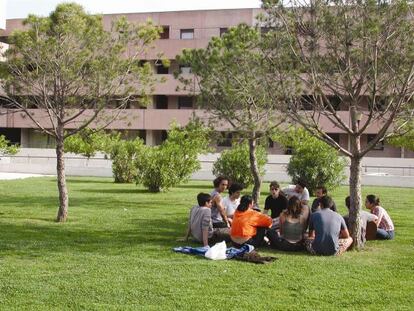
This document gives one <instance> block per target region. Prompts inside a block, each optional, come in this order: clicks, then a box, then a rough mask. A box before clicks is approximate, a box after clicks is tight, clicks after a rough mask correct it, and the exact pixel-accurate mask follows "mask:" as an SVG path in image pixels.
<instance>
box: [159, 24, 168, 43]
mask: <svg viewBox="0 0 414 311" xmlns="http://www.w3.org/2000/svg"><path fill="white" fill-rule="evenodd" d="M161 27H162V31H161V33H160V39H162V40H165V39H169V38H170V26H161Z"/></svg>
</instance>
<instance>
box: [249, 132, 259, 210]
mask: <svg viewBox="0 0 414 311" xmlns="http://www.w3.org/2000/svg"><path fill="white" fill-rule="evenodd" d="M256 143H257V141H256V139H255V138H251V139H249V160H250V171H251V173H252V175H253V180H254V186H253V192H252V197H253V201H254V202H255V204H256V206H257V207H259V199H260V188H261V185H262V180H261V178H260V173H259V166H258V165H257V157H256Z"/></svg>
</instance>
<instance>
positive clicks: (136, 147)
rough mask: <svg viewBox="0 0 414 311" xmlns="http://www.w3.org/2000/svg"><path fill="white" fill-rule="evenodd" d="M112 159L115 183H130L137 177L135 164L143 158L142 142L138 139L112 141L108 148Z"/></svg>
mask: <svg viewBox="0 0 414 311" xmlns="http://www.w3.org/2000/svg"><path fill="white" fill-rule="evenodd" d="M108 151H109V152H108V153H109V155H110V157H111V159H112V174H113V176H114V180H115V182H116V183H132V182H134V181H135V179H136V177H137V174H138V172H137V168H136V166H135V162H136V159H137V158H140V157H142V156H143V152H144V142H143V140H142V139H140V138H136V139H134V140H123V139H113V140H112V142H111V144H110V147H109V150H108Z"/></svg>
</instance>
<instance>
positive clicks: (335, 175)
mask: <svg viewBox="0 0 414 311" xmlns="http://www.w3.org/2000/svg"><path fill="white" fill-rule="evenodd" d="M275 140H276V141H278V142H279V143H281V144H282V145H283V146H284V147H291V148H293V152H292V156H291V158H290V161H289V164H288V167H287V172H288V174H289V176H291V177H292V180H293V182H294V183H295V182H296V181H297V180H298V179H303V180H305V181H306V182H307V188H308V190H309V192H310V193H313V192H314V190H315V189H316V187H317V186H318V185H324V186H325V187H327V188H328V189H334V188H336V187H338V186H339V185H340V184H341V182H343V181H344V179H345V174H344V169H345V166H346V161H345V159H344V158H343V157H341V156H339V154H338V151H336V150H335V149H333V148H332V147H330V146H329V145H328V144H326V143H324V142H323V141H321V140H319V139H318V138H316V137H313V136H312V135H310V134H308V132H306V131H305V130H303V129H295V130H291V131H290V132H288V134H283V135H278V136H277V137H276V138H275Z"/></svg>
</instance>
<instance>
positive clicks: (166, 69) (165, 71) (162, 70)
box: [155, 62, 168, 75]
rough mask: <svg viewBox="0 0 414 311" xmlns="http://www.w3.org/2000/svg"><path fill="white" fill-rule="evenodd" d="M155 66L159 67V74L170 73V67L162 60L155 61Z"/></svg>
mask: <svg viewBox="0 0 414 311" xmlns="http://www.w3.org/2000/svg"><path fill="white" fill-rule="evenodd" d="M155 68H156V69H157V74H159V75H167V74H168V67H165V66H164V65H163V64H162V63H161V62H159V63H158V62H156V63H155Z"/></svg>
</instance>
